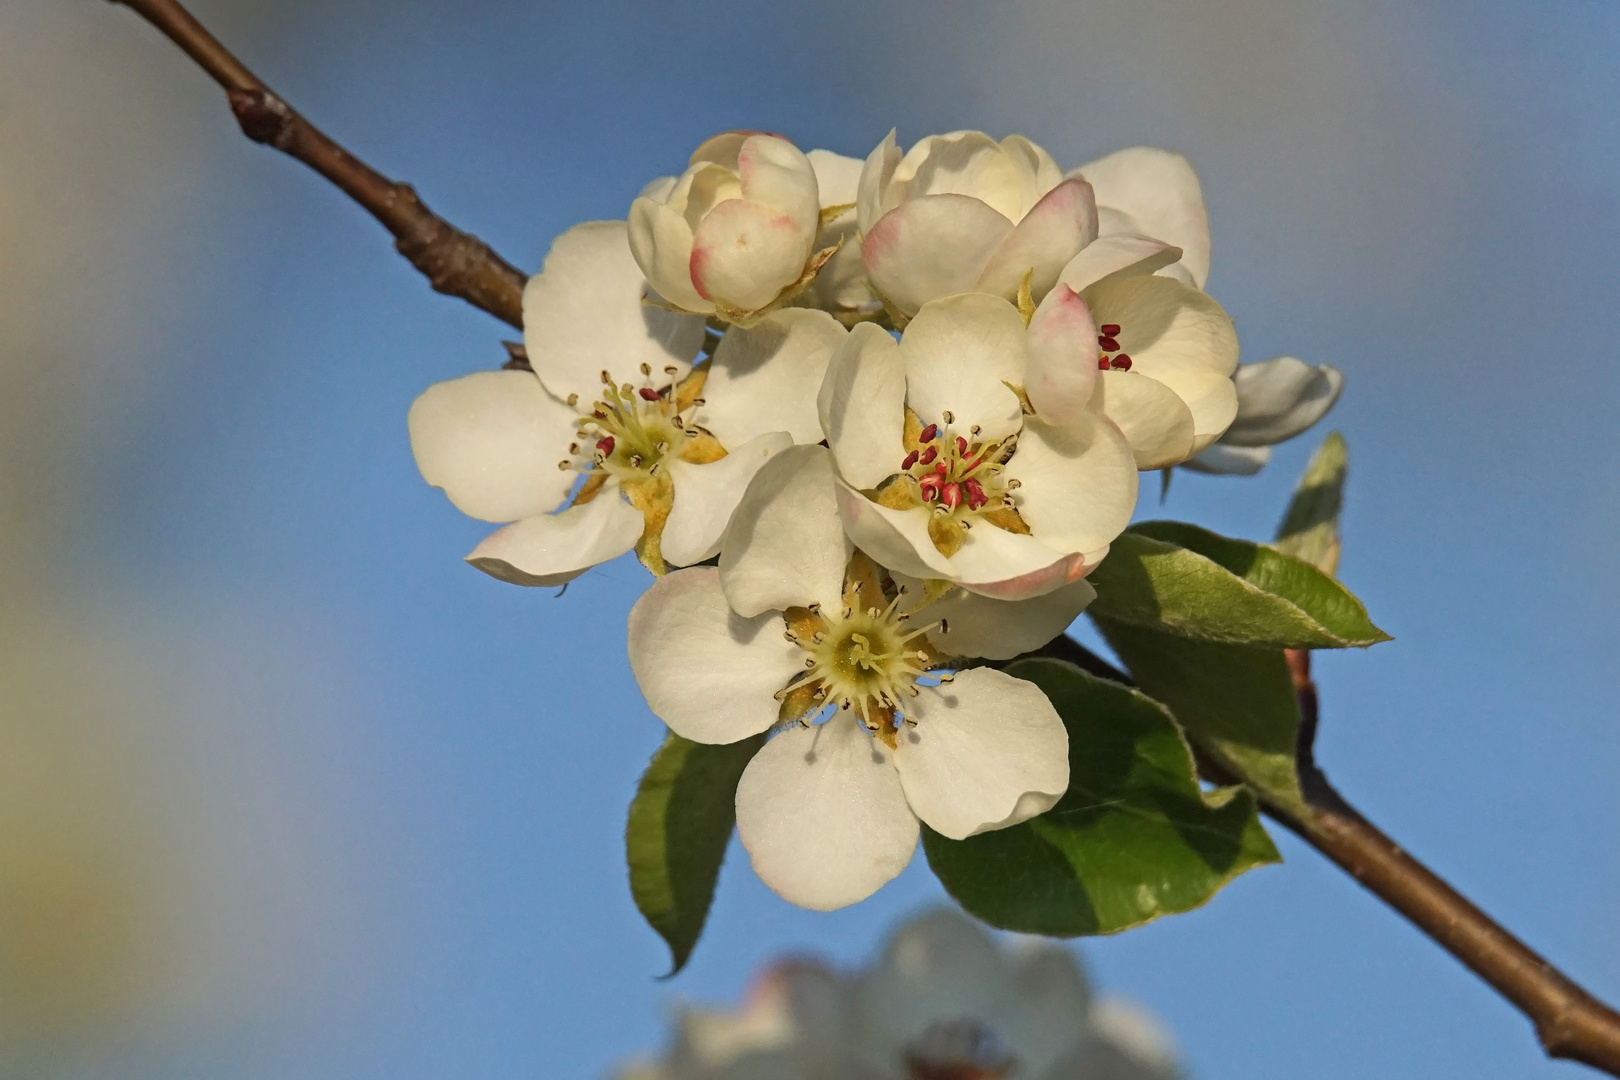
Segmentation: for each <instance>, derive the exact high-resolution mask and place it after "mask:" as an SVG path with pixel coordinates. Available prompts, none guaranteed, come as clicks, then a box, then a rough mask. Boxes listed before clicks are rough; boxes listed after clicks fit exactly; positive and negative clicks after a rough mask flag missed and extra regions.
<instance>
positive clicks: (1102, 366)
mask: <svg viewBox="0 0 1620 1080" xmlns="http://www.w3.org/2000/svg"><path fill="white" fill-rule="evenodd" d="M1097 370H1098V371H1107V370H1108V357H1106V356H1099V357H1097Z"/></svg>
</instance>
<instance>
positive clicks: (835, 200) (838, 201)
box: [804, 150, 866, 219]
mask: <svg viewBox="0 0 1620 1080" xmlns="http://www.w3.org/2000/svg"><path fill="white" fill-rule="evenodd" d="M804 156H805V157H806V158H808V159H809V160H810V167H811V168H812V169H814V170H815V171H816V190H818V191H819V192H821V206H822V208H823V209H826V208H827V207H829V206H844V205H847V204H849V203H853V202H855V201H856V200H857V199H859V198H860V191H861V173H862V172H863V171H865V165H866V163H865V162H864V161H862V160H861V159H860V158H853V157H845V156H844V155H843V154H835V153H833V152H832V151H831V150H811V151H809V152H808V153H806V154H805V155H804ZM846 213H847V214H848V215H849V216H850V218H851V219H853V218H854V216H855V212H854V211H853V210H849V211H846Z"/></svg>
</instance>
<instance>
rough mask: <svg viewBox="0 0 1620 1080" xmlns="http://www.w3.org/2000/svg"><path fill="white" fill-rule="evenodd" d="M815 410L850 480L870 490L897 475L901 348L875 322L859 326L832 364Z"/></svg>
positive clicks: (901, 443) (901, 454)
mask: <svg viewBox="0 0 1620 1080" xmlns="http://www.w3.org/2000/svg"><path fill="white" fill-rule="evenodd" d="M816 410H817V414H818V416H819V418H820V423H821V430H822V431H823V432H824V433H825V435H826V437H827V445H828V446H830V447H831V448H832V452H833V455H834V457H835V458H836V459H837V462H838V471H839V472H840V473H842V474H843V476H844V478H845V479H846V480H848V481H849V482H850V483H852V484H854V485H855V486H856V487H858V488H872V487H876V486H877V485H878V484H880V483H882V482H883V481H884V480H885V479H887V478H888V477H890V476H892V475H893V474H894V473H896V472H898V471H899V470H900V463H901V461H903V460H904V459H905V456H906V444H905V440H904V432H905V424H906V369H905V362H904V360H902V359H901V356H900V347H899V343H898V342H896V341H895V340H894V338H893V337H891V336H890V335H889V334H888V332H887V331H885V330H883V329H882V328H881V327H878V326H874V325H873V324H872V323H860V324H858V325H856V327H855V328H854V329H853V330H851V331H850V332H849V335H848V336H847V337H845V338H844V340H843V343H842V344H840V345H839V347H838V348H837V349H836V350H835V351H834V352H833V355H832V359H831V360H830V361H829V362H828V365H827V374H826V377H825V379H824V380H823V382H822V384H821V390H820V392H819V393H818V395H817V400H816Z"/></svg>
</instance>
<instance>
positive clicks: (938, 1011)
mask: <svg viewBox="0 0 1620 1080" xmlns="http://www.w3.org/2000/svg"><path fill="white" fill-rule="evenodd" d="M1181 1075H1182V1072H1181V1070H1180V1069H1179V1068H1178V1067H1177V1064H1176V1055H1175V1051H1174V1049H1173V1047H1172V1045H1171V1043H1170V1039H1169V1037H1168V1036H1167V1035H1166V1034H1165V1033H1164V1031H1163V1029H1162V1028H1161V1027H1160V1026H1159V1024H1158V1023H1157V1021H1155V1020H1154V1019H1153V1017H1151V1016H1149V1015H1148V1014H1147V1013H1145V1012H1143V1011H1141V1010H1139V1009H1137V1008H1135V1007H1133V1006H1131V1005H1129V1004H1127V1003H1125V1002H1123V1001H1121V1000H1118V999H1110V998H1104V999H1102V1000H1101V1001H1098V1000H1096V999H1095V997H1094V996H1093V994H1092V991H1091V987H1090V986H1088V985H1087V983H1086V977H1085V974H1084V973H1083V972H1082V971H1081V970H1080V967H1079V965H1078V964H1076V962H1075V957H1074V954H1073V953H1071V952H1070V951H1069V950H1068V949H1065V948H1062V947H1059V946H1056V945H1050V944H1038V943H1036V942H1034V941H1023V942H1018V943H1017V945H1015V946H1014V947H1010V948H1009V947H1003V946H998V945H997V943H996V942H995V941H993V940H991V938H990V936H989V935H988V934H986V933H985V932H984V931H983V930H981V929H979V928H978V927H977V926H975V925H974V924H973V922H972V921H970V920H969V919H967V918H965V917H964V916H962V915H960V914H958V913H957V912H955V911H951V910H948V909H942V910H937V911H931V912H926V913H924V914H922V915H919V916H916V917H914V918H912V919H911V920H909V921H908V922H907V923H905V924H904V925H902V926H901V927H899V928H898V929H897V930H896V931H895V932H894V934H893V935H892V936H891V937H890V938H889V941H888V943H887V945H886V946H885V947H884V949H883V953H882V956H881V957H880V958H879V959H878V961H877V962H876V963H874V964H872V965H870V966H868V967H867V968H866V969H865V970H863V971H860V972H854V973H850V974H844V973H841V972H837V971H834V970H832V969H831V968H828V967H826V966H824V965H822V964H820V963H817V962H815V961H813V960H787V961H781V962H779V963H777V964H775V965H773V966H771V967H769V968H767V969H766V970H765V971H763V972H762V973H761V974H760V975H759V976H758V977H756V979H755V980H754V983H753V985H752V986H751V987H750V988H749V992H748V995H747V997H746V999H745V1000H744V1001H743V1003H742V1005H741V1007H740V1008H738V1009H736V1010H734V1011H720V1010H713V1009H695V1008H686V1009H683V1010H681V1012H680V1014H679V1015H678V1017H677V1021H676V1027H675V1033H674V1038H673V1039H672V1040H671V1045H670V1048H669V1050H668V1052H667V1053H666V1054H665V1055H664V1057H663V1059H662V1060H660V1061H656V1062H647V1063H645V1064H636V1065H631V1066H628V1067H626V1068H625V1069H623V1070H622V1071H621V1072H620V1073H619V1074H618V1080H744V1078H750V1077H771V1078H772V1080H943V1078H950V1080H1005V1078H1008V1077H1018V1078H1020V1080H1176V1078H1177V1077H1179V1076H1181Z"/></svg>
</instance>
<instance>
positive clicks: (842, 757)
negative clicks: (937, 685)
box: [737, 713, 919, 911]
mask: <svg viewBox="0 0 1620 1080" xmlns="http://www.w3.org/2000/svg"><path fill="white" fill-rule="evenodd" d="M892 758H893V755H892V753H891V752H890V750H889V748H888V747H886V746H884V745H883V744H882V743H880V742H878V741H876V740H874V739H872V738H871V737H870V736H868V735H867V734H866V732H864V731H862V730H861V728H860V726H859V725H858V724H857V723H856V722H855V721H854V720H853V719H852V718H851V717H850V715H849V714H848V713H840V714H839V715H837V716H835V717H833V718H832V719H831V720H829V721H827V722H826V723H825V724H821V725H819V726H817V727H809V728H801V727H792V728H789V729H788V730H787V731H785V732H783V733H782V734H780V735H778V736H777V737H776V738H774V739H772V740H771V741H770V742H768V743H766V744H765V747H764V749H762V750H761V751H760V752H759V753H758V754H756V755H754V760H753V761H751V762H749V763H748V768H746V769H745V770H743V775H742V779H741V781H739V782H738V784H737V834H738V836H739V837H740V838H741V839H742V844H743V847H744V848H745V849H746V850H747V851H748V857H749V860H750V861H751V862H752V863H753V866H754V873H756V874H758V875H759V879H760V880H761V881H763V882H764V883H765V884H766V885H768V886H769V887H770V888H771V889H772V890H774V891H775V892H776V893H777V895H779V896H781V897H782V898H783V899H784V900H787V901H789V902H790V903H794V904H797V905H799V906H800V907H806V908H811V909H812V910H815V911H832V910H834V909H835V908H841V907H847V906H848V905H850V904H853V903H857V902H858V901H861V900H864V899H866V898H867V897H868V896H871V895H872V894H873V893H875V892H877V891H878V889H880V888H882V887H883V886H884V885H885V884H886V883H888V882H889V881H890V880H892V879H893V878H894V877H895V875H897V874H899V873H900V871H902V870H904V869H905V868H906V864H907V863H908V862H910V861H911V856H912V853H913V852H914V851H915V850H916V848H917V834H918V831H919V830H918V827H917V818H916V815H914V814H913V813H912V812H911V810H910V808H909V807H908V806H907V805H906V796H905V791H904V790H903V789H902V788H901V786H900V777H899V775H898V774H897V773H896V772H895V769H894V765H893V763H892Z"/></svg>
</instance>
